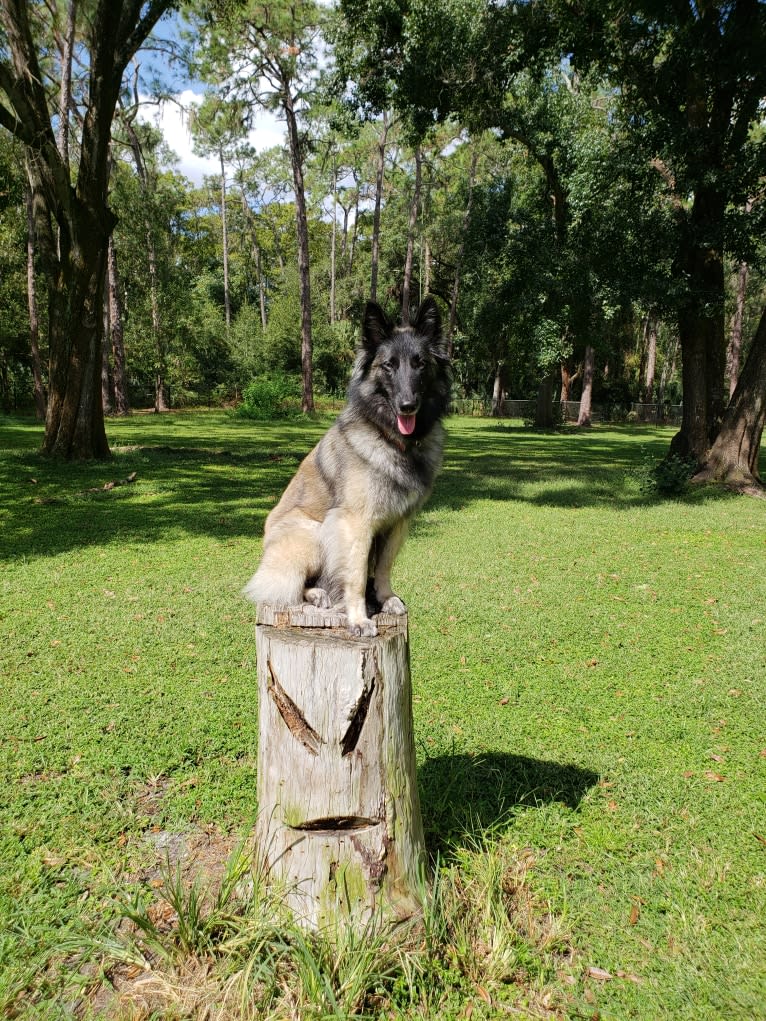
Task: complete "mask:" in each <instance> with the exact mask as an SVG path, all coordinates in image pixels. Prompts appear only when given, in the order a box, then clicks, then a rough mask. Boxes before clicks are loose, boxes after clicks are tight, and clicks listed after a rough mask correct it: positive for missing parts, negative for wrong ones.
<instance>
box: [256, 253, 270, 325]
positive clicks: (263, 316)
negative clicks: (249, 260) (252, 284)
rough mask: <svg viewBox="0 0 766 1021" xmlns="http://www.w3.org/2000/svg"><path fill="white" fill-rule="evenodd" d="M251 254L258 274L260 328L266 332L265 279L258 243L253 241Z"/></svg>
mask: <svg viewBox="0 0 766 1021" xmlns="http://www.w3.org/2000/svg"><path fill="white" fill-rule="evenodd" d="M253 254H254V255H255V272H256V273H257V274H258V304H259V307H260V310H261V329H262V330H263V332H264V333H265V332H266V326H267V319H266V281H265V280H264V277H263V262H262V259H261V248H260V245H259V244H257V243H256V242H255V241H254V242H253Z"/></svg>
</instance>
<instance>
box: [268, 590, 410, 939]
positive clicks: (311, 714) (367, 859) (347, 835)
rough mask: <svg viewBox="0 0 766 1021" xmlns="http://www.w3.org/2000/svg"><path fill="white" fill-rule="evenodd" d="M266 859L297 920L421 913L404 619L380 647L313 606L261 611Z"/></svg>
mask: <svg viewBox="0 0 766 1021" xmlns="http://www.w3.org/2000/svg"><path fill="white" fill-rule="evenodd" d="M258 620H259V623H258V626H257V628H256V646H257V654H258V706H259V740H258V821H257V824H256V838H257V846H258V850H259V853H260V855H261V857H262V859H263V864H264V866H265V868H266V870H267V877H268V880H269V881H270V882H271V883H276V884H279V886H280V887H281V888H282V889H283V896H284V898H285V900H286V901H287V903H288V905H289V906H290V908H291V909H292V910H293V912H294V913H295V915H296V918H297V920H298V921H299V922H301V923H302V924H304V925H306V926H308V927H311V928H317V927H330V928H333V927H334V926H336V925H337V924H338V923H339V922H346V921H351V922H352V923H353V924H355V925H358V926H360V927H361V926H364V925H365V924H366V923H367V922H369V920H370V919H372V918H373V917H380V916H381V915H382V916H383V917H385V918H389V919H393V920H395V919H399V918H406V917H409V916H411V915H413V914H414V913H416V912H417V911H419V909H420V907H421V905H420V902H419V898H418V895H419V892H420V881H421V878H422V873H423V867H424V863H425V845H424V840H423V829H422V823H421V818H420V804H419V800H418V791H417V784H416V775H415V749H414V740H413V729H412V694H411V685H410V671H409V648H408V639H407V620H406V617H393V616H385V615H381V616H379V617H378V618H377V623H378V627H379V634H378V635H377V637H375V638H365V639H350V638H349V637H348V634H347V633H346V632H345V630H344V631H342V632H340V633H339V632H338V631H336V630H332V629H333V628H335V627H343V625H344V620H343V619H342V617H340V616H338V615H337V614H335V613H334V612H333V611H323V610H317V609H315V608H314V607H311V606H303V607H294V608H292V609H290V610H286V611H274V610H272V609H271V608H270V607H267V606H260V607H259V610H258Z"/></svg>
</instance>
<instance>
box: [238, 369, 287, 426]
mask: <svg viewBox="0 0 766 1021" xmlns="http://www.w3.org/2000/svg"><path fill="white" fill-rule="evenodd" d="M299 410H300V383H299V381H298V380H297V379H295V378H293V377H292V376H286V375H284V374H283V373H272V374H271V375H268V376H256V378H255V379H253V380H252V382H250V383H248V384H247V386H246V387H245V388H244V389H243V391H242V403H241V404H240V405H239V406H238V407H237V414H238V415H242V416H243V417H244V418H257V419H268V418H281V417H285V416H286V415H291V414H294V413H296V412H297V411H299Z"/></svg>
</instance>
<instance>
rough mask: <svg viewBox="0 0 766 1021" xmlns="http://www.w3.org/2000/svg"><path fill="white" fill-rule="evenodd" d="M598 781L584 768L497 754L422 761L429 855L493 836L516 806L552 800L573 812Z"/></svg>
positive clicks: (420, 774) (420, 775) (420, 778)
mask: <svg viewBox="0 0 766 1021" xmlns="http://www.w3.org/2000/svg"><path fill="white" fill-rule="evenodd" d="M599 779H600V777H599V775H598V773H594V772H593V771H592V770H590V769H582V768H580V767H579V766H574V765H566V764H562V763H559V762H549V761H545V760H542V759H531V758H528V757H527V756H525V755H509V754H506V753H503V752H485V753H483V754H476V755H469V754H467V753H461V754H453V755H438V756H434V757H432V758H428V759H426V760H425V762H424V763H423V764H422V765H421V766H420V768H419V769H418V789H419V791H420V798H421V807H422V813H423V824H424V828H425V834H426V846H427V847H428V851H429V854H431V855H436V854H437V853H440V854H442V853H443V852H445V851H447V852H448V851H449V848H450V847H451V846H454V844H455V842H456V841H461V842H462V841H464V840H465V838H466V837H469V838H470V837H475V838H481V837H483V836H486V835H488V834H493V835H495V836H497V835H498V834H499V833H500V832H501V831H503V830H505V829H507V828H508V827H509V826H510V825H511V824H512V821H513V817H514V815H515V814H516V812H517V811H518V810H519V809H520V808H528V807H535V806H539V805H542V804H552V803H556V802H557V803H559V804H562V805H564V806H566V807H567V808H570V809H575V808H577V806H578V805H579V804H580V801H581V800H582V798H583V797H584V795H585V794H586V793H587V791H588V790H589V789H590V788H591V787H594V786H595V785H596V784H597V783H598V781H599Z"/></svg>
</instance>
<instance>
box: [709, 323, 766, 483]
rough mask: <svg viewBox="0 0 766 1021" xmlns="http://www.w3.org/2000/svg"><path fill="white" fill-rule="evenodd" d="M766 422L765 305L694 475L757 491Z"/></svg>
mask: <svg viewBox="0 0 766 1021" xmlns="http://www.w3.org/2000/svg"><path fill="white" fill-rule="evenodd" d="M765 422H766V307H764V309H763V311H762V313H761V318H760V322H759V323H758V329H757V330H756V332H755V337H754V338H753V343H752V345H751V347H750V353H749V354H748V356H747V359H746V361H745V364H744V365H743V367H742V371H741V372H740V374H739V380H738V381H737V386H736V389H735V390H734V394H733V395H732V398H731V400H730V402H729V406H728V407H727V409H726V413H725V414H724V418H723V422H722V423H721V428H720V430H719V432H718V435H717V436H716V438H715V441H714V443H713V444H712V446H711V447H710V450H709V451H708V452H707V455H706V457H705V459H704V463H703V465H702V467H701V470H700V471H699V472H698V474H697V475H696V476H695V479H696V480H697V481H710V480H718V481H722V482H726V483H728V484H729V485H733V486H736V487H738V488H745V489H748V490H749V491H755V490H756V489H758V490H759V491H760V489H761V487H760V486H759V483H760V473H759V471H758V456H759V452H760V447H761V437H762V435H763V427H764V423H765Z"/></svg>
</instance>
